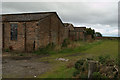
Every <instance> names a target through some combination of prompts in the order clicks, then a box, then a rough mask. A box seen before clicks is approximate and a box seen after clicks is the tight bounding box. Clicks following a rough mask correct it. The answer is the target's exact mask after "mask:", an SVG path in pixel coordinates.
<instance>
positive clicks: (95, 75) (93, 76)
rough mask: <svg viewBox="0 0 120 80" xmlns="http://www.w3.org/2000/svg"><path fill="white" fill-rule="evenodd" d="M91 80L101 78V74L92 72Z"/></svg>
mask: <svg viewBox="0 0 120 80" xmlns="http://www.w3.org/2000/svg"><path fill="white" fill-rule="evenodd" d="M92 78H102V76H101V74H100V73H99V72H94V73H93V74H92Z"/></svg>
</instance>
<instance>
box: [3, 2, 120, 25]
mask: <svg viewBox="0 0 120 80" xmlns="http://www.w3.org/2000/svg"><path fill="white" fill-rule="evenodd" d="M2 7H3V8H2V9H3V13H16V12H35V11H48V12H49V11H50V12H51V11H56V12H57V13H58V15H59V16H60V18H61V19H62V21H63V22H71V23H73V24H74V25H75V26H77V25H81V24H84V25H85V24H93V25H96V24H101V25H103V26H104V25H110V26H111V27H117V22H118V21H117V20H118V18H117V17H118V16H117V15H118V9H117V7H118V6H117V3H114V2H113V3H112V2H96V3H95V2H70V3H68V2H58V3H57V2H37V3H36V2H13V3H12V2H11V3H10V2H5V3H3V6H2Z"/></svg>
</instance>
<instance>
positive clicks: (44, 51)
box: [34, 43, 55, 54]
mask: <svg viewBox="0 0 120 80" xmlns="http://www.w3.org/2000/svg"><path fill="white" fill-rule="evenodd" d="M54 48H55V45H54V43H50V44H48V45H47V46H46V47H41V48H39V49H38V50H37V51H35V52H34V53H35V54H50V51H52V50H53V49H54Z"/></svg>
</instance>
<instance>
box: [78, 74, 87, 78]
mask: <svg viewBox="0 0 120 80" xmlns="http://www.w3.org/2000/svg"><path fill="white" fill-rule="evenodd" d="M79 78H88V76H87V74H85V73H81V75H80V76H79Z"/></svg>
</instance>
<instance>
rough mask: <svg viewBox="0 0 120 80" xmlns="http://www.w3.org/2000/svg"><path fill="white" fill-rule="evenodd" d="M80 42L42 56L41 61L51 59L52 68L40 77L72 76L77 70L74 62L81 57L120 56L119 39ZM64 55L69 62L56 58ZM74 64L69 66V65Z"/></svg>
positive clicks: (114, 57)
mask: <svg viewBox="0 0 120 80" xmlns="http://www.w3.org/2000/svg"><path fill="white" fill-rule="evenodd" d="M77 43H78V44H80V45H79V46H78V47H75V48H70V49H69V48H66V49H63V50H61V51H59V52H58V53H57V54H52V55H50V56H49V57H44V58H41V59H40V61H49V62H50V64H51V65H52V69H51V70H50V71H48V72H46V73H44V74H42V75H39V76H38V77H39V78H71V77H72V75H73V72H74V71H75V68H74V66H73V65H74V63H75V62H76V61H77V60H79V59H81V58H82V59H86V58H94V59H95V60H97V58H98V56H101V55H102V56H104V55H109V56H110V57H111V58H112V59H116V58H117V57H118V41H117V40H100V41H95V42H92V43H88V42H77ZM59 57H63V58H66V59H69V61H68V62H62V61H57V60H55V59H56V58H59ZM70 65H71V66H72V67H70V68H68V67H67V66H70Z"/></svg>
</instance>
